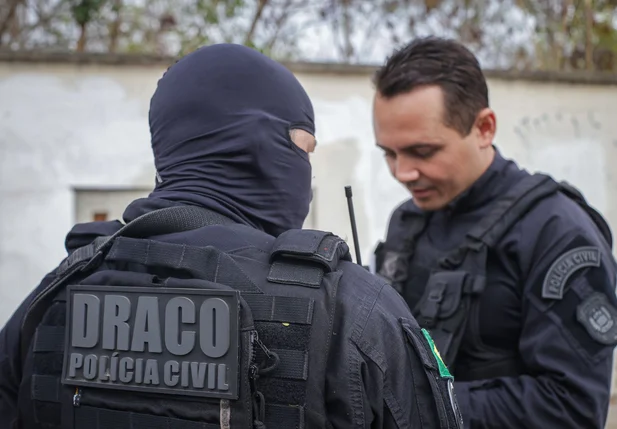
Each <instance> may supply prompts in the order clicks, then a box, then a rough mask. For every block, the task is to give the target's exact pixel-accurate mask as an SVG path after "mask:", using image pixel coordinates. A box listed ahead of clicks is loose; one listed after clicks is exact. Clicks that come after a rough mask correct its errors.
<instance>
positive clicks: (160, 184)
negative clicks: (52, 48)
mask: <svg viewBox="0 0 617 429" xmlns="http://www.w3.org/2000/svg"><path fill="white" fill-rule="evenodd" d="M149 119H150V131H151V136H152V148H153V152H154V158H155V164H156V169H157V175H156V187H155V189H154V191H153V192H152V193H151V194H150V195H149V197H148V198H144V199H139V200H136V201H134V202H133V203H131V204H130V205H129V206H128V208H127V209H126V211H125V213H124V215H123V218H124V221H125V222H126V224H123V223H122V222H120V221H113V222H94V223H86V224H79V225H76V226H75V227H74V228H73V229H72V231H71V232H70V233H69V234H68V236H67V239H66V247H67V250H68V252H69V256H68V257H67V258H66V259H65V260H64V261H63V262H62V263H61V264H60V266H59V267H58V268H56V269H55V270H54V271H53V272H51V273H50V274H49V275H47V276H46V277H45V279H44V280H43V281H42V283H41V284H40V285H39V286H38V287H37V288H36V289H35V290H34V291H33V292H32V293H31V294H30V296H29V297H28V298H27V299H26V300H25V301H24V303H23V304H22V305H21V306H20V307H19V308H18V309H17V311H16V312H15V314H14V315H13V316H12V318H11V319H10V320H9V321H8V323H7V324H6V326H5V327H4V329H3V330H2V332H1V334H0V420H1V422H2V427H12V428H22V429H34V428H63V429H71V428H76V429H91V428H97V429H120V428H127V429H128V428H131V429H133V428H134V429H150V428H160V427H164V428H167V429H180V428H182V429H187V428H188V429H193V428H194V429H210V428H219V427H220V428H233V429H241V428H262V429H263V428H268V429H276V428H294V427H298V428H299V427H306V428H325V427H331V428H369V427H370V428H411V427H423V428H460V427H462V426H461V425H462V420H461V418H460V413H459V412H458V411H457V410H458V408H457V404H456V399H455V395H454V393H453V384H452V376H451V375H450V373H449V372H448V370H447V368H446V367H445V366H444V365H443V362H442V361H441V359H440V357H439V354H438V353H437V351H436V349H435V345H434V343H433V341H432V338H431V337H430V335H429V334H428V332H426V331H423V330H421V329H420V328H419V327H418V325H417V323H416V321H415V319H414V318H413V316H412V315H411V313H410V312H409V309H408V308H407V306H406V305H405V303H404V301H403V300H402V299H401V297H400V296H399V295H398V294H397V293H396V291H394V290H393V289H392V288H391V287H390V286H388V285H387V284H386V283H385V282H384V281H383V280H379V279H377V278H376V277H375V276H372V275H371V274H370V273H368V272H366V271H365V270H364V269H363V268H361V267H359V266H358V265H355V264H353V263H352V262H351V258H350V255H349V249H348V247H347V245H346V244H345V242H344V241H343V240H341V239H340V238H339V237H337V236H335V235H333V234H331V233H327V232H322V231H314V230H301V229H299V228H301V226H302V224H303V221H304V219H305V217H306V215H307V213H308V210H309V203H310V199H311V165H310V162H309V153H310V152H312V151H313V150H314V149H315V138H314V133H315V130H314V119H313V108H312V105H311V102H310V100H309V98H308V96H307V95H306V93H305V92H304V90H303V88H302V87H301V85H300V84H299V82H298V81H297V80H296V79H295V77H294V76H293V74H292V73H291V72H290V71H288V70H287V69H286V68H284V67H283V66H281V65H280V64H278V63H276V62H274V61H273V60H270V59H269V58H267V57H265V56H263V55H262V54H259V53H258V52H256V51H254V50H252V49H249V48H246V47H243V46H239V45H226V44H221V45H213V46H209V47H205V48H202V49H199V50H197V51H195V52H193V53H191V54H189V55H187V56H186V57H184V58H183V59H181V60H180V61H179V62H177V63H176V64H175V65H173V66H172V67H170V69H169V70H168V71H167V72H166V73H165V75H164V76H163V77H162V79H161V80H160V81H159V83H158V86H157V89H156V92H155V94H154V96H153V97H152V100H151V105H150V113H149Z"/></svg>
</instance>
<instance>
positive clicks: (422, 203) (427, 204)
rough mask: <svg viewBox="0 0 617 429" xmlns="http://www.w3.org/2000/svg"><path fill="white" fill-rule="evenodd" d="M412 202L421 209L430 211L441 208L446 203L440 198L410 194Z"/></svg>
mask: <svg viewBox="0 0 617 429" xmlns="http://www.w3.org/2000/svg"><path fill="white" fill-rule="evenodd" d="M412 198H413V201H414V204H415V205H416V206H417V207H418V208H419V209H420V210H423V211H427V212H432V211H437V210H441V209H443V208H444V207H445V206H446V205H447V204H448V203H447V202H444V201H443V200H442V199H441V198H435V197H433V198H418V197H416V196H415V195H413V194H412Z"/></svg>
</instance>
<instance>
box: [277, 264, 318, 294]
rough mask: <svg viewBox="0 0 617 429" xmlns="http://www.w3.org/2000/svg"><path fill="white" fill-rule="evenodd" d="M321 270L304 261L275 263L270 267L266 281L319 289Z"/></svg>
mask: <svg viewBox="0 0 617 429" xmlns="http://www.w3.org/2000/svg"><path fill="white" fill-rule="evenodd" d="M323 274H324V273H323V268H322V267H320V266H316V265H314V264H310V263H309V264H307V263H306V262H304V261H300V260H298V261H294V262H283V261H275V262H274V263H273V264H272V265H271V266H270V272H269V273H268V281H271V282H273V283H282V284H292V285H298V286H308V287H313V288H319V287H320V286H321V281H322V280H323Z"/></svg>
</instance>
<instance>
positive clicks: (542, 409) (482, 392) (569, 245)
mask: <svg viewBox="0 0 617 429" xmlns="http://www.w3.org/2000/svg"><path fill="white" fill-rule="evenodd" d="M537 243H538V244H536V248H535V250H534V252H532V253H530V255H531V257H530V261H529V262H528V264H527V266H528V267H529V268H528V270H527V273H528V274H527V276H526V281H525V285H524V292H523V306H522V307H523V308H522V331H521V336H520V342H519V351H520V355H521V357H522V359H523V362H524V364H525V366H526V368H527V375H522V376H519V377H507V378H506V377H504V378H495V379H491V380H486V381H477V382H460V383H456V392H457V396H458V398H459V403H460V406H461V408H462V412H463V416H464V420H465V427H470V428H473V429H481V428H494V427H499V428H503V429H508V428H523V427H528V428H531V427H534V428H535V427H538V428H540V427H542V428H557V427H559V428H562V429H569V428H572V429H580V428H586V429H602V428H604V426H605V421H606V418H607V414H608V406H609V400H610V390H611V375H612V361H613V359H612V358H613V348H614V346H615V344H617V309H616V304H617V303H616V296H615V265H614V260H613V258H612V255H611V252H610V249H609V248H608V246H607V245H606V243H604V241H603V240H601V239H600V238H599V235H598V234H597V232H595V231H594V230H592V229H591V228H589V230H588V231H587V230H585V229H584V227H583V226H582V224H581V225H579V226H575V227H574V228H572V227H571V228H569V229H568V228H566V227H565V225H564V222H563V221H560V220H559V219H556V220H555V219H553V221H552V222H550V223H548V224H547V225H546V226H545V227H544V228H543V229H542V232H541V234H540V236H539V237H538V240H537Z"/></svg>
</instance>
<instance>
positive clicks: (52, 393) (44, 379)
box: [31, 374, 61, 403]
mask: <svg viewBox="0 0 617 429" xmlns="http://www.w3.org/2000/svg"><path fill="white" fill-rule="evenodd" d="M31 386H32V399H33V400H35V401H45V402H55V403H59V402H60V392H61V384H60V379H59V378H58V377H54V376H53V375H37V374H34V375H32V383H31Z"/></svg>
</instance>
